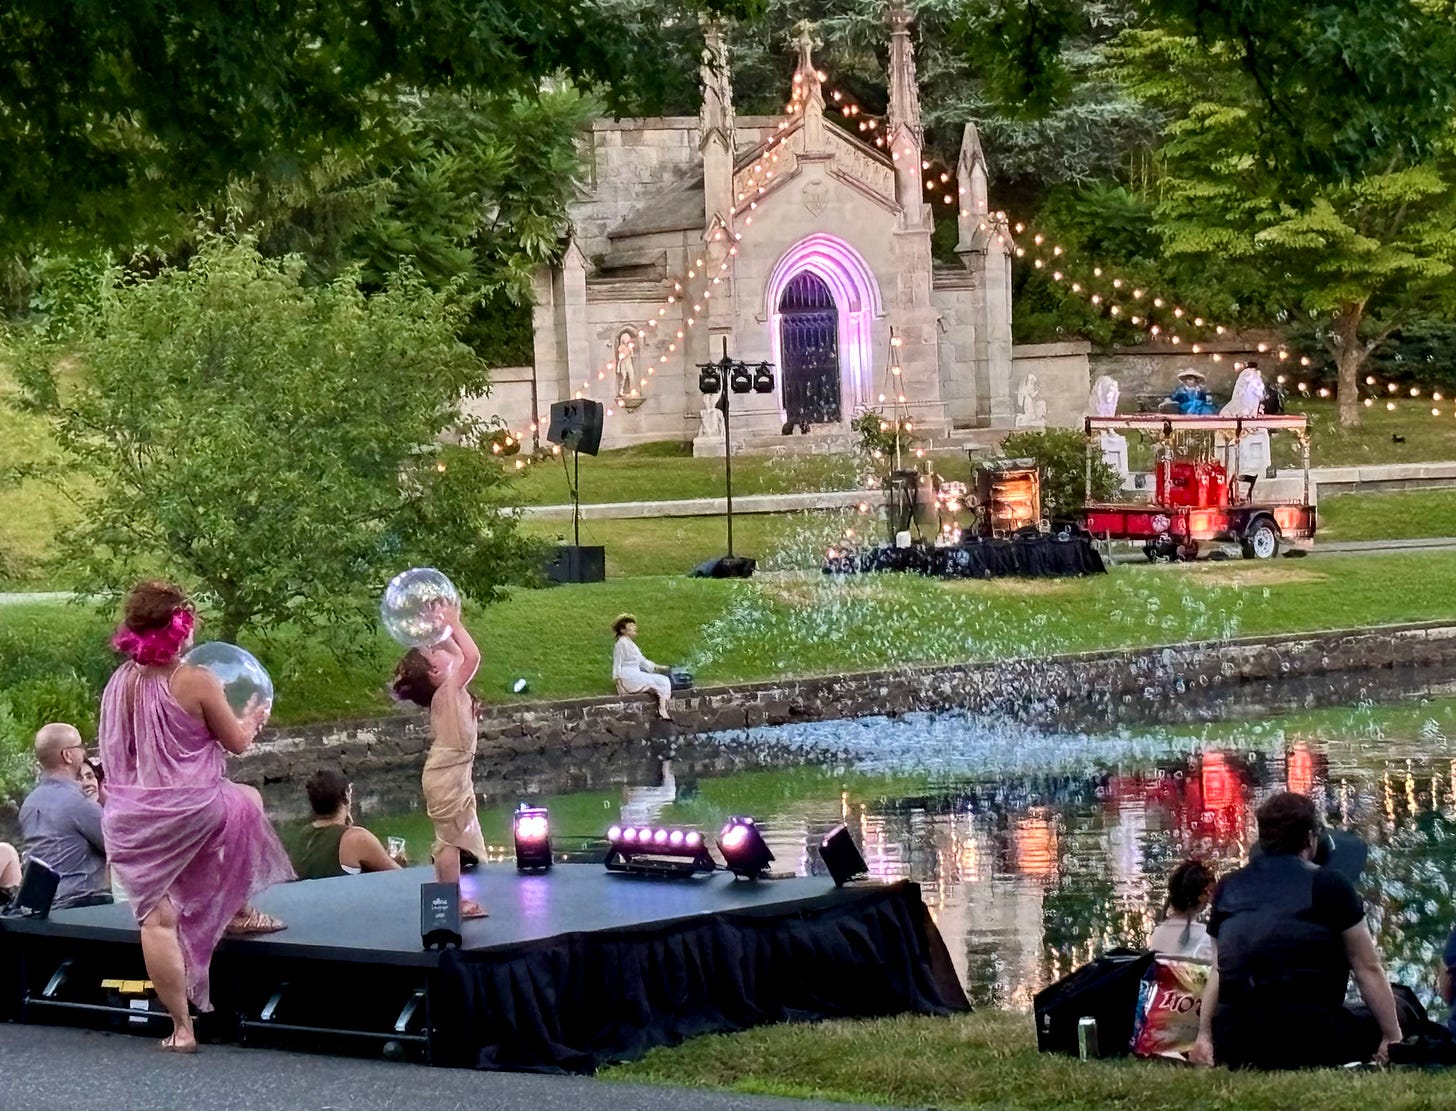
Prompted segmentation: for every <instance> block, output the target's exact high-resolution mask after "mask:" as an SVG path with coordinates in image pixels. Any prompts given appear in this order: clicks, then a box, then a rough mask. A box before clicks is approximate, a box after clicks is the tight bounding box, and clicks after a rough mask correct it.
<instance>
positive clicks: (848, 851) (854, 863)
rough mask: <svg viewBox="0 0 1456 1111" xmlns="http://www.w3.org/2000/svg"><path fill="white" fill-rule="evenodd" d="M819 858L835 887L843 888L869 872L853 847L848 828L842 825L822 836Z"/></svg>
mask: <svg viewBox="0 0 1456 1111" xmlns="http://www.w3.org/2000/svg"><path fill="white" fill-rule="evenodd" d="M819 858H820V859H821V860H823V861H824V867H826V868H828V869H829V874H830V876H832V877H833V878H834V886H835V887H843V886H844V885H845V884H846V883H848V882H849V881H850V880H852V879H854V878H856V877H857V876H863V875H865V874H866V873H868V872H869V870H870V866H869V865H868V864H866V863H865V861H864V857H862V856H861V855H860V852H859V849H857V848H856V847H855V844H854V838H853V837H851V836H850V835H849V827H848V826H844V825H840V826H835V827H834V828H833V829H831V830H830V831H829V832H828V833H826V834H825V835H824V840H823V841H821V842H820V843H819Z"/></svg>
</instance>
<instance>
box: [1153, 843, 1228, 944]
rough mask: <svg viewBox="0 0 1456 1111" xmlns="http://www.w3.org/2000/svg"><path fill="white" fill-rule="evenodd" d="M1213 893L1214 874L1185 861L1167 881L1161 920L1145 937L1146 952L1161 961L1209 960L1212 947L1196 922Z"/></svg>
mask: <svg viewBox="0 0 1456 1111" xmlns="http://www.w3.org/2000/svg"><path fill="white" fill-rule="evenodd" d="M1212 892H1213V872H1211V871H1210V870H1209V868H1208V866H1207V865H1206V864H1204V863H1203V861H1201V860H1185V861H1184V862H1183V863H1182V864H1180V865H1178V867H1177V869H1176V870H1175V871H1174V872H1173V874H1172V875H1171V876H1169V877H1168V901H1167V902H1166V903H1165V904H1164V905H1163V914H1164V918H1163V920H1162V921H1161V922H1159V923H1158V924H1157V926H1155V927H1154V928H1153V932H1152V933H1151V934H1149V935H1148V948H1149V949H1151V950H1152V951H1153V952H1155V953H1157V954H1158V955H1159V956H1162V957H1191V958H1193V959H1194V960H1205V961H1206V960H1208V959H1209V957H1210V955H1211V953H1212V948H1213V943H1212V942H1211V941H1210V940H1209V938H1208V928H1207V927H1206V926H1204V924H1203V923H1202V922H1199V921H1196V919H1197V918H1198V916H1199V914H1201V913H1202V911H1203V908H1204V907H1205V906H1207V905H1208V897H1209V895H1210V894H1212Z"/></svg>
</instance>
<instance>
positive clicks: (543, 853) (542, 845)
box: [511, 803, 551, 872]
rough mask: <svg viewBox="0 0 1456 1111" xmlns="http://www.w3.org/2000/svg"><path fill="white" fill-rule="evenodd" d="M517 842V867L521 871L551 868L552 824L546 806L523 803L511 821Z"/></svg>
mask: <svg viewBox="0 0 1456 1111" xmlns="http://www.w3.org/2000/svg"><path fill="white" fill-rule="evenodd" d="M511 832H512V834H513V835H514V838H515V842H516V867H517V868H518V869H520V870H521V871H523V872H524V871H528V870H532V869H545V868H550V867H551V822H550V819H549V818H548V817H547V813H546V808H545V807H544V806H527V805H526V804H525V803H521V805H520V806H518V807H517V808H516V813H515V815H514V816H513V818H512V819H511Z"/></svg>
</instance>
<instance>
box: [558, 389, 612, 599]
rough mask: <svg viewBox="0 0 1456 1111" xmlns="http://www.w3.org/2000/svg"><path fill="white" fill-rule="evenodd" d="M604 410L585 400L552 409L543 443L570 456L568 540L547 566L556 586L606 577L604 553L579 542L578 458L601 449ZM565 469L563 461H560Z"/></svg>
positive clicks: (594, 546) (595, 545) (579, 493)
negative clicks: (569, 522)
mask: <svg viewBox="0 0 1456 1111" xmlns="http://www.w3.org/2000/svg"><path fill="white" fill-rule="evenodd" d="M605 417H606V410H605V409H604V408H603V407H602V403H601V402H600V401H592V400H590V399H588V398H584V397H576V398H572V399H570V400H568V401H556V402H553V403H552V405H551V423H550V425H548V426H547V429H546V439H548V440H549V441H551V443H553V444H560V445H561V447H562V448H563V449H564V450H567V451H570V452H571V457H572V467H571V470H570V471H569V472H568V475H569V477H570V480H571V539H572V542H571V543H570V544H560V545H557V548H556V555H555V556H554V557H553V558H552V560H551V562H550V563H548V564H547V565H546V577H547V578H549V579H550V580H551V581H552V582H557V583H595V582H601V581H603V580H604V579H605V578H606V577H607V550H606V549H605V548H604V547H602V546H601V545H600V544H588V545H583V544H582V542H581V457H582V454H583V453H585V454H587V455H595V454H596V453H597V451H598V450H600V448H601V446H602V423H603V421H604V419H605ZM561 462H562V465H563V466H565V465H566V459H565V457H563V458H562V460H561Z"/></svg>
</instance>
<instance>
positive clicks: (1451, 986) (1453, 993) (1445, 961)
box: [0, 846, 1456, 1034]
mask: <svg viewBox="0 0 1456 1111" xmlns="http://www.w3.org/2000/svg"><path fill="white" fill-rule="evenodd" d="M0 848H3V846H0ZM1436 990H1437V992H1438V993H1439V994H1440V996H1441V998H1442V999H1443V1000H1445V1001H1446V1004H1447V1005H1448V1006H1449V1007H1450V1008H1451V1013H1450V1014H1448V1015H1447V1016H1446V1029H1448V1030H1450V1031H1451V1033H1452V1034H1456V929H1453V930H1452V931H1451V936H1450V937H1448V938H1447V939H1446V949H1445V951H1444V952H1443V953H1442V954H1441V971H1440V972H1439V973H1438V974H1437V978H1436Z"/></svg>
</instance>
